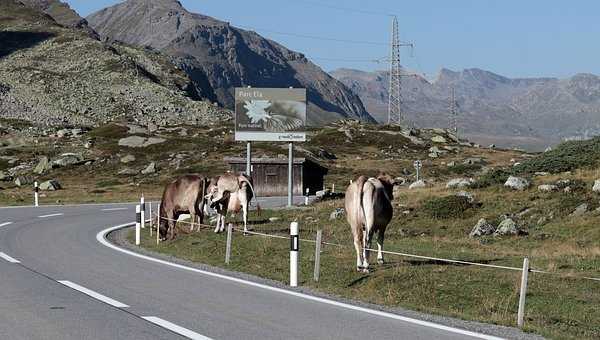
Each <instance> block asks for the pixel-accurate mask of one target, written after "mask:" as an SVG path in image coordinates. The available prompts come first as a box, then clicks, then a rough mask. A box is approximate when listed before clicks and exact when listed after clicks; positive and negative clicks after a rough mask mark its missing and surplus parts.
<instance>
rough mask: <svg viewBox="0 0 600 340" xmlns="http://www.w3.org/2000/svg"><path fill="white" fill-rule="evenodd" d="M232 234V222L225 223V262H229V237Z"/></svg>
mask: <svg viewBox="0 0 600 340" xmlns="http://www.w3.org/2000/svg"><path fill="white" fill-rule="evenodd" d="M232 236H233V224H232V223H229V224H228V225H227V246H226V247H225V264H229V260H230V259H231V237H232Z"/></svg>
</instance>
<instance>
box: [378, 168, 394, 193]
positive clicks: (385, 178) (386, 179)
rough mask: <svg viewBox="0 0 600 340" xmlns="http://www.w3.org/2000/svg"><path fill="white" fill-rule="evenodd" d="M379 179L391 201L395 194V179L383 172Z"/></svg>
mask: <svg viewBox="0 0 600 340" xmlns="http://www.w3.org/2000/svg"><path fill="white" fill-rule="evenodd" d="M377 179H378V180H379V181H380V182H381V184H382V185H383V188H384V189H385V192H386V193H387V194H388V197H389V198H390V199H392V198H393V193H394V182H395V181H394V178H393V177H392V176H390V175H388V174H386V173H385V172H382V173H380V174H379V175H378V176H377Z"/></svg>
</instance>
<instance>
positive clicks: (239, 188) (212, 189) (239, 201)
mask: <svg viewBox="0 0 600 340" xmlns="http://www.w3.org/2000/svg"><path fill="white" fill-rule="evenodd" d="M255 196H256V195H255V194H254V188H253V187H252V178H250V177H248V176H246V175H244V174H241V175H234V174H231V173H228V174H225V175H223V176H219V177H217V178H213V179H211V181H210V184H209V185H208V194H207V195H206V199H208V200H209V202H210V207H211V208H214V209H215V210H216V211H217V215H218V216H217V225H216V227H215V233H219V232H222V231H223V230H225V216H226V215H227V213H228V212H233V213H238V212H239V211H240V210H242V214H243V215H242V217H243V219H244V232H246V231H248V206H249V204H250V201H251V200H252V198H253V197H255ZM257 207H258V209H260V207H259V206H258V205H257Z"/></svg>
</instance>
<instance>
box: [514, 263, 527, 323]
mask: <svg viewBox="0 0 600 340" xmlns="http://www.w3.org/2000/svg"><path fill="white" fill-rule="evenodd" d="M528 276H529V259H528V258H524V259H523V273H522V274H521V294H520V295H519V312H518V315H517V326H518V327H519V328H523V317H524V316H525V295H527V277H528Z"/></svg>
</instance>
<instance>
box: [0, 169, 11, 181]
mask: <svg viewBox="0 0 600 340" xmlns="http://www.w3.org/2000/svg"><path fill="white" fill-rule="evenodd" d="M10 180H12V177H11V176H10V175H9V174H7V173H6V172H4V171H0V181H3V182H4V181H10Z"/></svg>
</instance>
